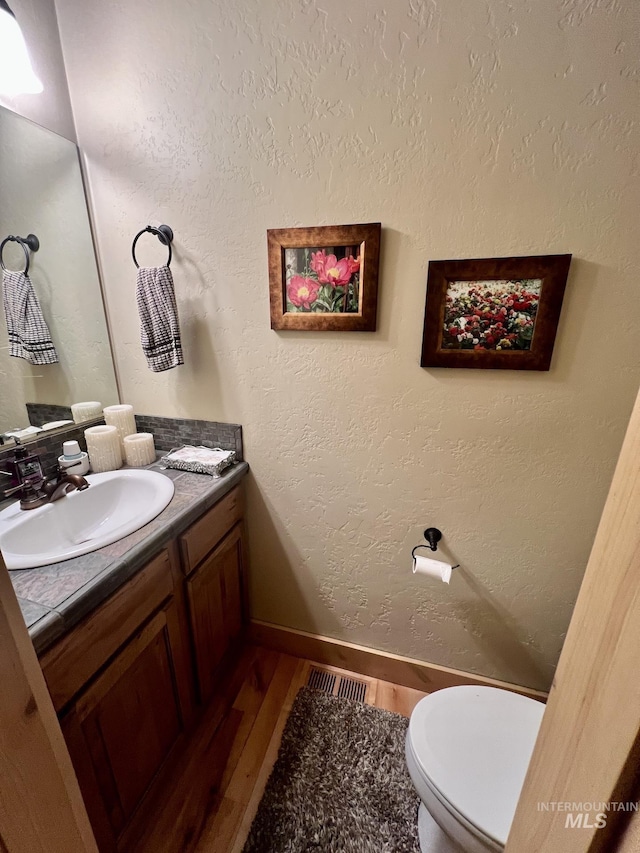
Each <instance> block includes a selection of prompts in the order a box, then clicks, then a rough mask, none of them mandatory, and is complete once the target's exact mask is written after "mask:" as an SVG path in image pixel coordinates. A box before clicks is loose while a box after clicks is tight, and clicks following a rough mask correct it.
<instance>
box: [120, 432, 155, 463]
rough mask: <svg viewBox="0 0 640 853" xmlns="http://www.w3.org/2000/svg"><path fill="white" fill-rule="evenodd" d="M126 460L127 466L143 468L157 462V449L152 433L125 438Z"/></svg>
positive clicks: (138, 433)
mask: <svg viewBox="0 0 640 853" xmlns="http://www.w3.org/2000/svg"><path fill="white" fill-rule="evenodd" d="M124 458H125V462H126V463H127V465H132V466H134V467H136V468H141V467H142V466H143V465H151V463H152V462H155V461H156V448H155V444H154V443H153V436H152V435H151V433H150V432H137V433H136V434H135V435H127V436H125V438H124Z"/></svg>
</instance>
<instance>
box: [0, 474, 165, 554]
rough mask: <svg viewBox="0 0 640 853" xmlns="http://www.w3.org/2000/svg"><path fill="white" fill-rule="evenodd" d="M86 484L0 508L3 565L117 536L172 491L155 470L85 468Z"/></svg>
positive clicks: (94, 545) (81, 549)
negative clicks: (35, 502) (55, 496)
mask: <svg viewBox="0 0 640 853" xmlns="http://www.w3.org/2000/svg"><path fill="white" fill-rule="evenodd" d="M86 479H87V480H88V481H89V483H90V484H91V486H90V487H89V488H88V489H84V490H83V491H82V492H78V491H74V492H70V493H69V494H68V495H66V496H65V497H63V498H60V500H57V501H54V502H53V503H50V504H45V506H42V507H39V508H38V509H30V510H21V509H20V504H19V503H15V504H12V505H11V506H10V507H8V508H7V509H5V510H3V511H2V512H0V551H2V556H3V557H4V561H5V563H6V564H7V568H8V569H35V568H36V567H37V566H46V565H47V564H48V563H57V562H59V561H60V560H69V559H70V558H71V557H78V556H80V554H88V553H89V552H90V551H96V550H97V549H98V548H102V547H103V546H104V545H110V544H111V543H112V542H117V541H118V539H122V538H123V537H124V536H128V534H129V533H133V532H134V530H138V529H139V528H140V527H142V526H143V525H145V524H147V523H148V522H149V521H151V519H152V518H155V517H156V515H158V514H159V513H161V512H162V510H163V509H164V508H165V507H166V506H167V504H168V503H169V501H170V500H171V498H172V497H173V482H172V481H171V480H170V479H169V478H168V477H165V476H164V475H163V474H159V473H158V472H157V471H143V470H137V469H130V470H129V469H128V470H125V471H109V472H108V473H106V474H89V476H88V477H87V478H86Z"/></svg>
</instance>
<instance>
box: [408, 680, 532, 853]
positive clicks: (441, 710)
mask: <svg viewBox="0 0 640 853" xmlns="http://www.w3.org/2000/svg"><path fill="white" fill-rule="evenodd" d="M543 713H544V705H543V704H542V703H540V702H536V701H534V700H533V699H528V698H527V697H525V696H520V695H518V694H516V693H510V692H509V691H507V690H499V689H497V688H495V687H466V686H465V687H448V688H446V689H445V690H438V691H436V692H435V693H431V694H429V696H425V698H424V699H421V700H420V702H418V704H417V705H416V707H415V709H414V711H413V714H412V715H411V719H410V721H409V729H408V731H407V741H406V755H407V765H408V768H409V774H410V776H411V780H412V782H413V784H414V785H415V788H416V790H417V792H418V795H419V796H420V799H421V800H422V803H421V805H420V809H419V812H418V831H419V834H420V849H421V850H422V851H423V853H459V851H463V853H486V851H489V850H491V851H501V850H503V849H504V846H505V844H506V842H507V835H508V834H509V830H510V828H511V822H512V820H513V815H514V814H515V810H516V803H517V802H518V797H519V796H520V791H521V789H522V784H523V782H524V777H525V774H526V772H527V767H528V766H529V761H530V759H531V753H532V751H533V745H534V743H535V740H536V737H537V736H538V729H539V728H540V721H541V720H542V714H543Z"/></svg>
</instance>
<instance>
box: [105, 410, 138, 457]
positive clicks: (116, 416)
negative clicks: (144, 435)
mask: <svg viewBox="0 0 640 853" xmlns="http://www.w3.org/2000/svg"><path fill="white" fill-rule="evenodd" d="M104 421H105V423H106V424H108V425H109V426H114V427H115V428H116V429H117V430H118V436H119V437H120V445H121V447H122V453H123V455H124V438H125V436H127V435H133V433H135V432H136V419H135V415H134V414H133V406H127V405H121V406H105V409H104Z"/></svg>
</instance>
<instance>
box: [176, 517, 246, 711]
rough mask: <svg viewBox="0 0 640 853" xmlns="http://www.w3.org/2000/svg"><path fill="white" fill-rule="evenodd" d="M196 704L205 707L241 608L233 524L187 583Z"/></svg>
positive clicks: (238, 537)
mask: <svg viewBox="0 0 640 853" xmlns="http://www.w3.org/2000/svg"><path fill="white" fill-rule="evenodd" d="M187 597H188V601H189V614H190V619H191V627H192V632H193V642H194V647H195V656H196V669H197V674H198V686H199V694H200V700H201V701H202V702H203V703H206V702H207V701H208V700H209V698H210V697H211V695H212V693H213V690H214V688H215V685H216V679H217V672H218V670H219V667H220V664H221V663H222V661H223V658H224V657H225V655H226V653H227V651H228V650H229V649H230V647H231V646H232V645H233V643H234V641H235V640H236V639H237V638H238V636H239V634H240V632H241V630H242V624H243V619H244V614H243V607H242V527H241V525H240V524H237V525H236V526H235V527H234V528H233V530H231V531H230V532H229V533H228V534H227V536H226V537H225V538H224V539H223V540H222V542H221V543H220V544H219V545H218V547H217V548H215V549H214V550H213V551H212V552H211V554H210V555H209V557H207V559H206V560H205V561H204V562H203V563H202V565H201V566H200V567H199V568H198V569H197V570H196V571H195V572H194V573H193V575H191V577H190V578H188V580H187Z"/></svg>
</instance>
